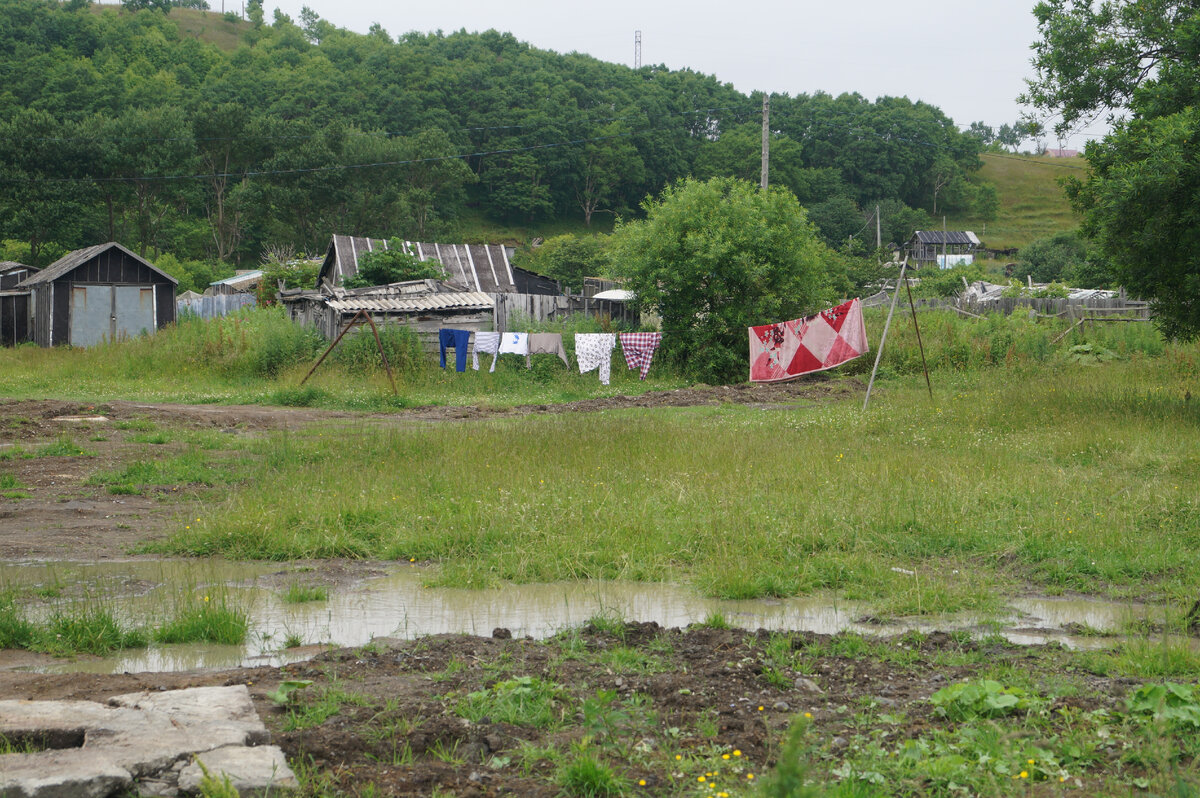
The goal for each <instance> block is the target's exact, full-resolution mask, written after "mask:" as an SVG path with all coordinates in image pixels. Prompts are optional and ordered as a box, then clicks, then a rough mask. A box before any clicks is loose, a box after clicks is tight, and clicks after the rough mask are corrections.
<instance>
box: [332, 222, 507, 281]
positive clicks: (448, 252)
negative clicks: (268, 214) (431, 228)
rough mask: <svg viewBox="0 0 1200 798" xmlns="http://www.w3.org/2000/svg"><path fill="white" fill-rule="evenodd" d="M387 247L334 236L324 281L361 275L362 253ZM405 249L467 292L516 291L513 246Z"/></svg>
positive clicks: (412, 244)
mask: <svg viewBox="0 0 1200 798" xmlns="http://www.w3.org/2000/svg"><path fill="white" fill-rule="evenodd" d="M387 248H388V243H387V242H386V241H384V240H383V239H380V238H361V237H357V236H341V235H335V236H333V238H332V239H331V240H330V242H329V249H328V250H327V252H326V254H325V260H324V262H323V263H322V264H321V278H326V279H328V280H329V281H330V282H331V283H332V284H333V285H335V286H340V285H342V284H343V283H344V281H345V280H346V278H348V277H353V276H354V275H356V274H358V259H359V258H360V257H362V255H363V253H366V252H376V251H379V250H386V249H387ZM404 249H405V250H406V251H407V252H408V253H409V254H410V255H413V256H415V257H416V258H417V260H420V261H422V262H424V261H430V260H435V261H437V262H438V263H440V264H441V265H442V268H443V269H444V270H445V272H446V279H447V280H448V281H451V282H453V283H455V284H457V285H459V286H461V287H463V288H465V289H467V290H468V291H482V292H487V293H511V292H515V291H516V290H517V286H516V283H515V281H514V279H513V267H512V263H511V259H512V255H513V252H514V251H515V250H514V249H513V248H512V247H507V246H504V245H502V244H440V243H436V242H424V241H405V242H404Z"/></svg>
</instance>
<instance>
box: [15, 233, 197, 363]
mask: <svg viewBox="0 0 1200 798" xmlns="http://www.w3.org/2000/svg"><path fill="white" fill-rule="evenodd" d="M178 283H179V281H178V280H176V279H175V278H174V277H172V276H171V275H169V274H167V273H166V272H164V271H161V270H160V269H158V268H156V267H155V266H154V265H153V264H152V263H150V262H149V261H147V260H145V259H144V258H141V257H138V256H137V255H135V254H134V253H133V252H130V251H129V250H128V249H126V248H125V247H123V246H121V245H120V244H118V243H116V242H115V241H110V242H108V243H107V244H97V245H96V246H94V247H88V248H86V249H77V250H75V251H74V252H68V253H67V254H66V255H64V256H63V257H62V258H60V259H59V260H58V261H56V262H54V263H52V264H51V265H49V266H47V267H46V268H45V269H44V270H42V271H41V272H39V273H37V274H35V275H33V276H32V277H29V278H27V279H26V280H25V281H24V282H22V283H21V284H20V285H19V286H18V288H20V289H24V290H27V291H29V293H30V303H29V307H30V323H29V326H30V331H31V333H32V336H31V337H32V339H33V340H34V341H35V342H36V343H37V344H38V345H39V346H58V345H60V344H70V345H71V346H91V345H93V344H98V343H100V342H101V341H106V340H107V341H113V340H118V339H120V338H124V337H128V336H133V335H138V334H140V333H143V332H153V331H155V330H157V329H158V328H160V327H162V326H164V325H167V324H171V323H172V322H174V321H175V288H176V286H177V285H178Z"/></svg>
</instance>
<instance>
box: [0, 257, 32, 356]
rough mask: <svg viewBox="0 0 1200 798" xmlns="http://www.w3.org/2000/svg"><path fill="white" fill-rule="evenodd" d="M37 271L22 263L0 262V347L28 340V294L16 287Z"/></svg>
mask: <svg viewBox="0 0 1200 798" xmlns="http://www.w3.org/2000/svg"><path fill="white" fill-rule="evenodd" d="M37 271H38V270H37V269H35V268H34V267H33V266H26V265H25V264H24V263H14V262H13V261H11V260H6V261H0V346H13V345H14V344H21V343H24V342H26V341H28V340H29V292H28V291H25V290H21V289H17V286H18V285H19V284H20V283H22V282H23V281H25V280H27V279H29V277H30V275H34V274H37Z"/></svg>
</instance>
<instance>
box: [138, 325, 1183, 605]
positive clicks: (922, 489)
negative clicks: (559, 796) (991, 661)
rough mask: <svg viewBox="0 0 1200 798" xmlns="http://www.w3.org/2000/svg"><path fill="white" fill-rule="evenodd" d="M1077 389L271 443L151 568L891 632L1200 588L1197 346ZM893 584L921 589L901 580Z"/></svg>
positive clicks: (985, 385) (1081, 382)
mask: <svg viewBox="0 0 1200 798" xmlns="http://www.w3.org/2000/svg"><path fill="white" fill-rule="evenodd" d="M1176 354H1177V356H1174V357H1162V358H1155V359H1142V358H1139V359H1130V360H1127V361H1117V362H1112V363H1109V364H1106V365H1104V366H1102V367H1097V368H1087V367H1083V366H1068V365H1066V364H1059V363H1051V364H1048V365H1046V366H1037V365H1036V363H1035V364H1033V365H1029V366H1023V367H1016V366H1014V367H1013V368H997V369H992V370H987V371H976V372H970V373H966V374H964V375H962V376H959V377H955V376H953V375H951V377H950V378H949V379H942V380H939V382H938V394H937V397H936V401H935V402H934V403H933V404H931V403H930V402H929V400H928V398H927V397H926V396H925V395H924V392H925V388H924V384H923V382H918V381H917V380H914V379H909V378H903V379H900V380H897V381H894V382H893V383H892V384H890V385H889V386H888V387H887V388H886V389H884V390H881V391H880V393H879V395H878V399H877V400H876V404H874V405H873V407H872V409H871V410H870V412H867V413H863V412H862V411H861V409H860V406H859V405H858V403H857V402H850V403H844V404H837V405H828V406H823V407H817V408H811V409H806V410H803V411H792V412H764V411H761V410H755V409H746V408H741V407H734V406H721V407H710V408H695V409H691V410H684V411H654V412H646V411H628V412H625V411H622V412H610V413H603V414H587V415H577V416H559V417H534V418H526V419H520V420H504V421H495V422H490V423H479V424H474V425H472V426H471V427H470V428H469V429H464V428H462V427H460V426H458V425H445V426H436V427H421V428H391V429H380V428H379V427H377V426H372V425H350V426H348V427H342V428H336V429H325V430H321V431H319V432H313V433H312V434H299V435H297V434H293V435H290V436H287V437H282V436H281V437H276V438H274V439H271V440H268V441H263V442H260V446H261V447H262V448H261V452H260V454H261V458H260V465H259V466H258V468H259V471H258V473H257V474H255V475H254V476H253V478H252V479H251V480H250V481H249V484H253V485H254V488H253V489H248V488H247V489H235V490H234V492H233V493H232V495H231V496H230V497H229V499H228V502H227V503H226V504H225V505H224V506H222V507H221V508H219V511H217V512H211V513H208V514H207V518H206V520H205V521H204V522H203V523H199V524H193V525H192V528H191V529H190V530H181V531H179V533H178V534H176V535H175V536H174V537H173V538H172V539H171V540H170V542H169V543H168V544H167V545H165V546H163V547H161V548H160V550H163V551H170V552H174V553H188V554H202V555H214V554H221V555H226V556H231V557H242V558H262V559H293V558H313V557H317V558H320V557H382V558H401V557H403V558H408V557H413V556H415V557H418V558H420V559H423V560H435V561H440V562H441V563H442V568H441V570H440V572H439V575H438V576H437V577H436V578H437V579H438V580H439V581H441V582H443V583H446V584H457V585H484V584H490V583H494V582H496V581H498V580H516V581H548V580H555V579H580V578H622V579H634V580H645V581H657V580H691V581H693V582H694V583H695V584H696V585H697V586H698V587H699V589H700V590H702V591H703V592H705V593H708V594H712V595H717V596H741V597H749V596H754V595H791V594H795V593H804V592H808V591H813V590H817V589H834V590H839V591H842V592H843V593H844V594H845V595H846V596H848V597H852V598H865V599H871V600H876V601H881V602H883V603H885V604H886V606H887V607H888V608H889V609H890V610H892V611H894V612H930V611H937V610H941V609H955V608H971V607H987V606H990V605H992V604H993V603H994V602H995V601H996V597H997V593H998V591H1000V590H1003V589H1015V588H1016V587H1017V586H1018V585H1022V584H1027V583H1034V584H1037V585H1039V586H1040V588H1041V589H1043V590H1047V591H1051V592H1059V591H1066V590H1082V591H1088V592H1096V593H1107V594H1115V595H1138V596H1143V597H1152V596H1171V597H1178V598H1183V597H1187V596H1192V595H1194V593H1195V592H1196V591H1197V589H1198V588H1200V546H1198V545H1197V544H1200V502H1198V500H1197V499H1196V497H1195V489H1194V487H1195V485H1196V484H1198V483H1200V461H1197V459H1196V458H1195V454H1194V453H1195V451H1196V447H1197V444H1198V443H1200V402H1197V401H1194V400H1188V399H1187V398H1186V391H1187V390H1188V386H1189V385H1190V386H1192V387H1194V380H1195V374H1196V356H1195V354H1196V353H1195V348H1192V349H1191V350H1186V351H1185V350H1178V351H1177V353H1176ZM897 567H898V568H902V569H904V570H907V571H913V572H915V576H914V575H910V574H905V573H903V572H898V571H895V570H893V568H897Z"/></svg>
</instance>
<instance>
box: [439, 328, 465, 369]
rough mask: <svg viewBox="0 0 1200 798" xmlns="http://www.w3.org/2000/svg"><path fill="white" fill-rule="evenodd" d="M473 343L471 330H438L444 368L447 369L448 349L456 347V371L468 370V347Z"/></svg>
mask: <svg viewBox="0 0 1200 798" xmlns="http://www.w3.org/2000/svg"><path fill="white" fill-rule="evenodd" d="M470 341H471V331H470V330H452V329H450V328H449V327H443V328H442V329H440V330H438V349H439V350H440V353H441V357H442V368H446V348H447V347H454V370H455V371H466V370H467V345H468V344H469V343H470Z"/></svg>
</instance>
